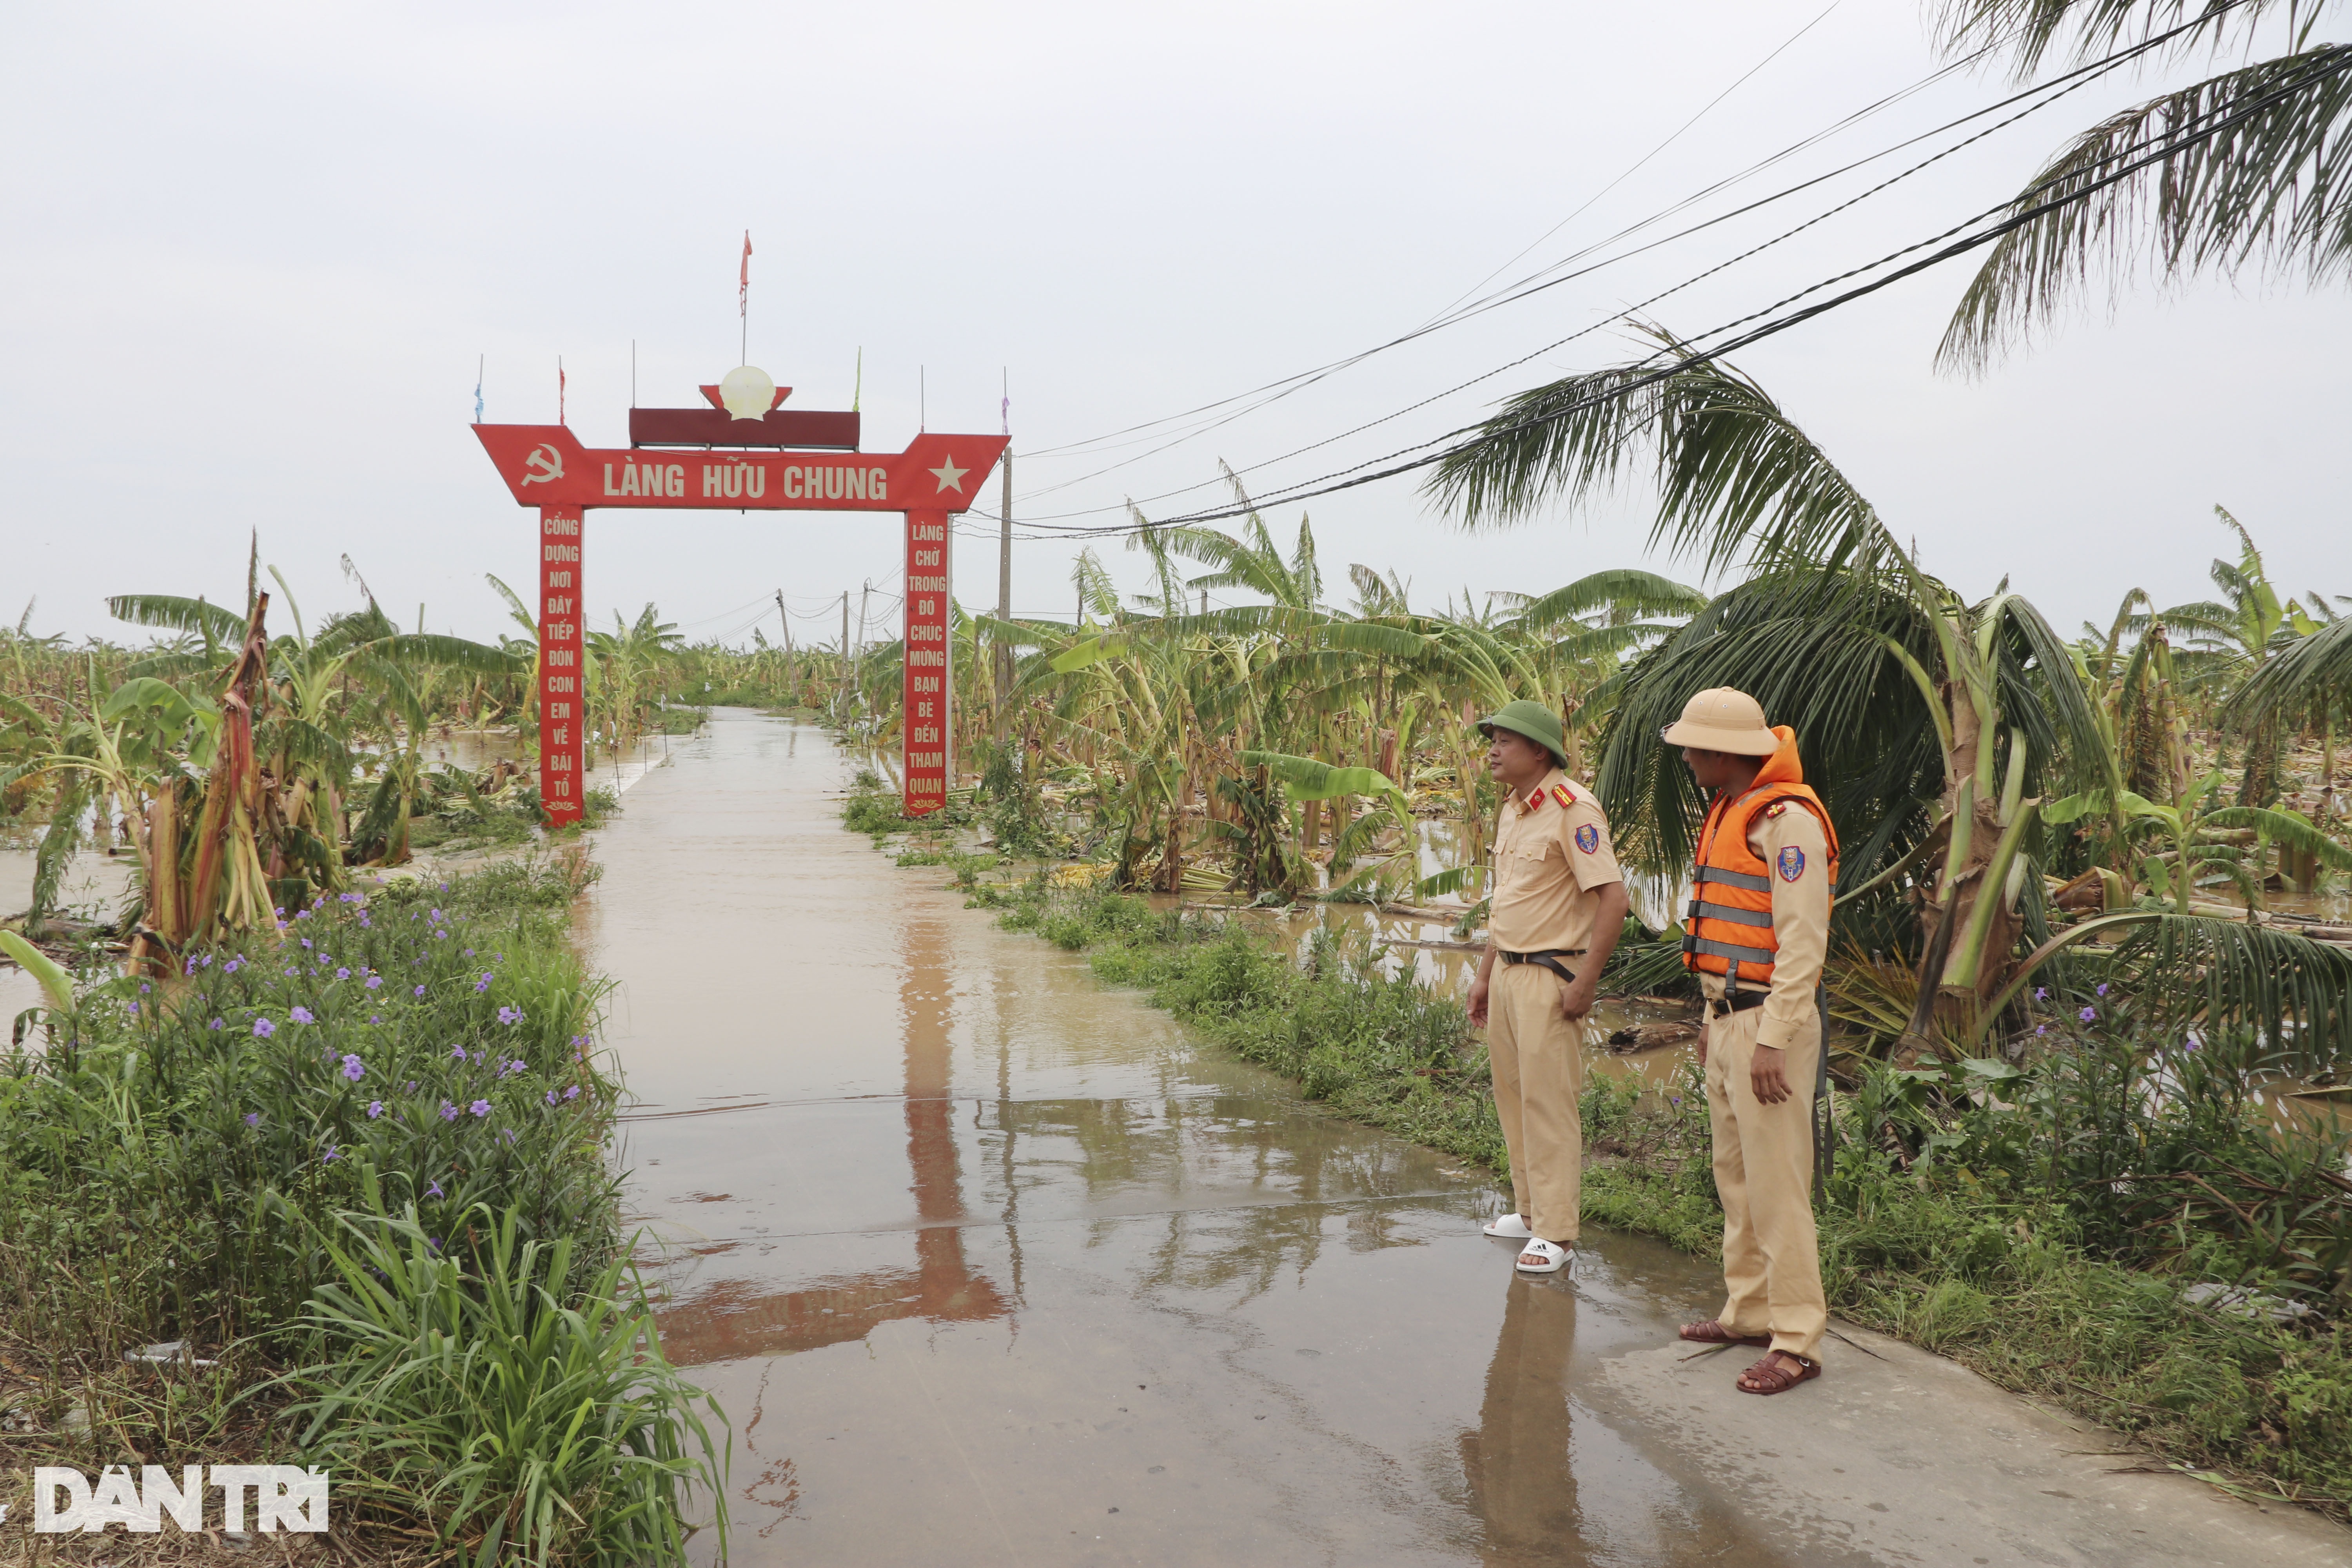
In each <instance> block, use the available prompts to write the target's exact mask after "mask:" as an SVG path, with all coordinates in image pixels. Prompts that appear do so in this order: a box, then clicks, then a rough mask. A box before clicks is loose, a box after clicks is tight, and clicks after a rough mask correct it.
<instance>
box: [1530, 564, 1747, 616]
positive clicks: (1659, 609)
mask: <svg viewBox="0 0 2352 1568" xmlns="http://www.w3.org/2000/svg"><path fill="white" fill-rule="evenodd" d="M1705 608H1706V595H1705V594H1702V593H1700V592H1699V591H1698V590H1697V589H1696V588H1690V587H1685V586H1684V585H1683V584H1680V583H1677V582H1675V581H1674V580H1673V579H1672V578H1668V577H1661V576H1659V575H1658V574H1656V573H1654V572H1638V571H1633V570H1630V569H1622V570H1617V571H1611V572H1595V573H1593V574H1591V575H1590V576H1587V577H1580V578H1578V579H1577V580H1576V581H1575V582H1573V583H1570V584H1568V585H1567V586H1565V587H1560V588H1554V589H1553V590H1552V591H1551V592H1550V593H1549V594H1544V595H1538V596H1537V597H1534V598H1530V599H1528V600H1527V601H1526V602H1525V603H1524V604H1523V605H1520V606H1519V613H1518V621H1519V624H1520V625H1521V626H1527V627H1528V628H1529V629H1531V630H1532V629H1536V628H1539V627H1545V626H1557V625H1559V623H1560V622H1562V621H1564V620H1568V619H1570V617H1571V616H1589V615H1591V614H1593V613H1594V612H1596V611H1602V610H1607V611H1616V612H1622V613H1623V614H1626V615H1633V616H1695V615H1696V614H1698V613H1699V612H1700V611H1701V610H1703V609H1705Z"/></svg>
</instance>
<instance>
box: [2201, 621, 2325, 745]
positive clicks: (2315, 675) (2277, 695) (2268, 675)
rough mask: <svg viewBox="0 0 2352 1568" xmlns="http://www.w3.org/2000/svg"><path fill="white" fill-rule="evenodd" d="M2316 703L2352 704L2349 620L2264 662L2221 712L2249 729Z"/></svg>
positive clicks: (2318, 632) (2319, 631) (2320, 631)
mask: <svg viewBox="0 0 2352 1568" xmlns="http://www.w3.org/2000/svg"><path fill="white" fill-rule="evenodd" d="M2322 701H2328V702H2334V703H2337V704H2343V703H2347V702H2352V616H2344V617H2342V618H2340V619H2337V620H2334V621H2330V622H2328V623H2327V624H2326V626H2321V627H2320V628H2319V629H2318V630H2317V631H2315V632H2314V633H2312V634H2311V635H2310V636H2309V637H2303V638H2299V639H2298V640H2297V641H2296V642H2295V643H2294V646H2293V647H2289V648H2288V649H2287V650H2286V651H2285V652H2284V653H2282V654H2280V655H2279V656H2278V657H2277V658H2273V659H2271V660H2269V661H2268V662H2267V663H2265V664H2264V665H2263V667H2262V668H2261V669H2259V670H2257V671H2255V672H2254V678H2253V679H2252V680H2249V681H2247V682H2246V684H2245V685H2243V686H2242V687H2240V688H2239V689H2237V690H2236V691H2234V692H2232V693H2231V695H2230V698H2229V700H2228V701H2226V702H2224V703H2223V704H2222V712H2223V714H2224V715H2225V716H2226V717H2228V718H2229V719H2231V721H2243V722H2248V723H2252V722H2259V721H2267V720H2270V719H2273V718H2275V717H2278V716H2280V715H2283V714H2286V713H2290V712H2295V711H2300V710H2308V709H2310V708H2313V707H2315V706H2316V705H2317V704H2318V703H2320V702H2322Z"/></svg>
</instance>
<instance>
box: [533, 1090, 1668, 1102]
mask: <svg viewBox="0 0 2352 1568" xmlns="http://www.w3.org/2000/svg"><path fill="white" fill-rule="evenodd" d="M547 1103H548V1104H550V1105H553V1104H554V1103H555V1091H554V1090H553V1089H549V1090H548V1091H547ZM1681 1103H1682V1102H1681V1101H1680V1100H1676V1101H1675V1104H1677V1105H1679V1104H1681Z"/></svg>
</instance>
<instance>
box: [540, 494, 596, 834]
mask: <svg viewBox="0 0 2352 1568" xmlns="http://www.w3.org/2000/svg"><path fill="white" fill-rule="evenodd" d="M582 515H583V509H582V508H580V507H577V506H547V507H541V508H540V510H539V693H538V696H539V798H540V802H541V805H544V806H545V807H546V810H547V820H548V822H549V824H550V825H551V826H556V827H565V826H570V825H571V824H572V823H575V822H577V821H579V820H580V811H581V795H582V794H583V791H584V790H585V788H586V785H585V784H584V782H583V775H584V774H585V773H587V771H588V770H587V765H586V764H587V760H588V759H587V745H586V737H585V735H584V734H583V721H585V720H586V718H587V715H588V689H587V679H586V671H585V670H584V669H583V667H582V665H581V661H580V654H581V637H580V521H581V518H582Z"/></svg>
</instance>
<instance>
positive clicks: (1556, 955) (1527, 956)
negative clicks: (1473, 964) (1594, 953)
mask: <svg viewBox="0 0 2352 1568" xmlns="http://www.w3.org/2000/svg"><path fill="white" fill-rule="evenodd" d="M1495 952H1496V953H1497V954H1498V955H1499V956H1500V957H1501V958H1502V961H1503V962H1504V963H1540V964H1542V965H1543V966H1544V967H1545V968H1546V969H1549V970H1550V971H1551V972H1552V973H1554V974H1557V975H1559V977H1560V978H1561V979H1562V980H1566V981H1569V982H1570V983H1571V984H1573V983H1574V981H1575V979H1576V976H1575V975H1573V974H1570V973H1569V972H1568V966H1567V965H1566V964H1563V963H1560V960H1561V959H1563V958H1582V957H1583V956H1584V949H1582V948H1580V947H1547V948H1545V949H1543V950H1542V951H1541V952H1505V951H1504V950H1503V949H1502V948H1499V947H1498V948H1496V950H1495Z"/></svg>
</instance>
